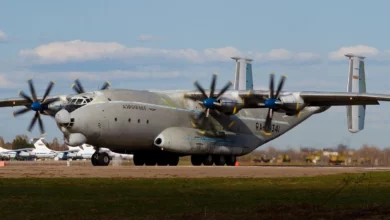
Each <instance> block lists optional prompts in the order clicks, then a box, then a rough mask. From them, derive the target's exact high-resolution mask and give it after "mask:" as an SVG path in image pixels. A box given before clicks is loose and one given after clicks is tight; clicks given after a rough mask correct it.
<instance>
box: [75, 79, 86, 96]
mask: <svg viewBox="0 0 390 220" xmlns="http://www.w3.org/2000/svg"><path fill="white" fill-rule="evenodd" d="M74 83H75V84H76V86H77V89H78V90H79V94H80V93H84V88H83V86H82V85H81V83H80V81H79V79H76V80H75V81H74Z"/></svg>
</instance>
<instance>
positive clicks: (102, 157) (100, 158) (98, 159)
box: [91, 150, 111, 166]
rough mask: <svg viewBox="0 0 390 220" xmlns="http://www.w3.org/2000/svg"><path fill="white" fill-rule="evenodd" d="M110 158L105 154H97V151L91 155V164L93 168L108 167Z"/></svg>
mask: <svg viewBox="0 0 390 220" xmlns="http://www.w3.org/2000/svg"><path fill="white" fill-rule="evenodd" d="M110 160H111V158H110V156H109V155H108V153H106V152H102V153H99V151H98V150H97V151H96V152H95V153H93V154H92V157H91V162H92V165H94V166H108V164H110Z"/></svg>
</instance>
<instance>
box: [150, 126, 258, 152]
mask: <svg viewBox="0 0 390 220" xmlns="http://www.w3.org/2000/svg"><path fill="white" fill-rule="evenodd" d="M154 144H155V145H156V146H157V147H159V148H161V150H166V151H171V152H176V153H180V154H221V155H237V156H239V155H243V154H247V153H250V152H251V151H252V150H253V149H254V148H256V147H257V146H259V145H260V144H261V140H260V139H259V138H257V137H256V136H254V135H245V134H235V133H233V134H225V135H224V136H222V137H215V136H205V135H202V134H200V133H199V130H197V129H194V128H186V127H170V128H167V129H165V130H164V131H163V132H161V133H160V134H159V135H158V136H157V137H156V139H155V140H154Z"/></svg>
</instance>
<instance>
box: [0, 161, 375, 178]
mask: <svg viewBox="0 0 390 220" xmlns="http://www.w3.org/2000/svg"><path fill="white" fill-rule="evenodd" d="M87 164H89V165H87ZM377 169H378V170H380V168H377ZM371 170H372V168H363V167H288V166H286V167H281V166H278V167H272V166H235V167H230V166H223V167H217V166H210V167H204V166H200V167H194V166H172V167H170V166H166V167H164V166H142V167H139V166H120V165H109V166H106V167H93V166H91V165H90V163H89V162H86V163H83V162H79V163H77V162H73V163H71V165H70V166H67V163H66V162H61V163H60V162H55V163H52V162H48V163H46V162H45V161H44V162H38V161H37V162H24V161H22V162H14V161H12V162H9V163H8V164H7V165H6V166H5V167H0V178H56V177H65V178H204V177H227V178H275V177H299V176H319V175H330V174H342V173H362V172H369V171H371Z"/></svg>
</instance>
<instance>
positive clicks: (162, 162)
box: [157, 155, 169, 166]
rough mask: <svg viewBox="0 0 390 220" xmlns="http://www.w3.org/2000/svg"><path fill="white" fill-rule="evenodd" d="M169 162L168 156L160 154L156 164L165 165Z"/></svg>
mask: <svg viewBox="0 0 390 220" xmlns="http://www.w3.org/2000/svg"><path fill="white" fill-rule="evenodd" d="M168 163H169V157H168V156H167V155H160V156H159V157H158V159H157V164H158V165H159V166H167V165H168Z"/></svg>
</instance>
